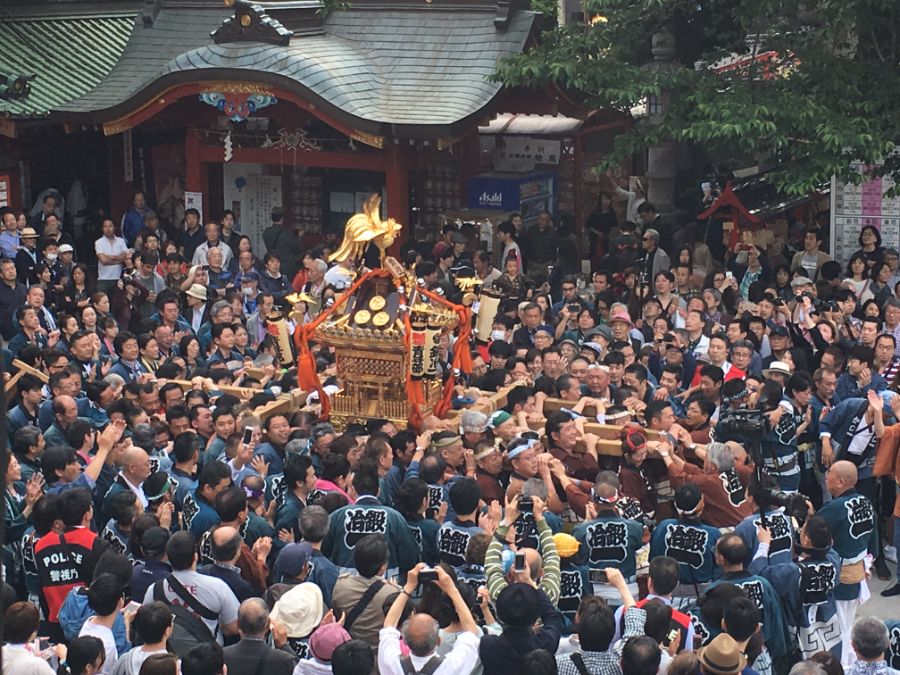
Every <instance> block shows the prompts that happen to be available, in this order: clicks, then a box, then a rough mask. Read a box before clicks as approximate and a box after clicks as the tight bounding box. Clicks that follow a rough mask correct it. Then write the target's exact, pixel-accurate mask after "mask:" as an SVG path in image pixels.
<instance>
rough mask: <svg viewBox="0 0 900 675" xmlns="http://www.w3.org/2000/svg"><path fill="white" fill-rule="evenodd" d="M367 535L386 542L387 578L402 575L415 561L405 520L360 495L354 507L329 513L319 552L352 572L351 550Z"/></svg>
mask: <svg viewBox="0 0 900 675" xmlns="http://www.w3.org/2000/svg"><path fill="white" fill-rule="evenodd" d="M370 534H374V535H378V536H379V537H384V538H385V540H386V541H387V543H388V568H389V574H390V576H396V575H397V574H399V573H405V572H406V571H407V570H409V569H411V568H412V567H413V566H414V565H415V564H416V563H417V562H419V547H418V546H416V542H415V541H413V537H412V534H410V531H409V526H408V525H407V524H406V520H405V519H404V518H403V516H401V515H400V514H399V513H398V512H397V511H395V510H394V509H392V508H391V507H389V506H384V505H383V504H382V503H381V502H379V501H378V498H377V497H374V496H372V495H363V496H361V497H360V498H359V499H357V500H356V503H355V504H348V505H347V506H342V507H341V508H339V509H338V510H337V511H335V512H334V513H332V514H331V517H330V518H329V522H328V534H327V535H326V537H325V541H323V542H322V553H324V554H325V555H326V556H328V558H329V559H331V561H332V562H333V563H334V564H335V565H337V566H338V567H341V568H346V569H354V568H355V564H354V562H353V550H354V549H355V548H356V544H357V542H359V540H360V539H362V538H363V537H365V536H366V535H370Z"/></svg>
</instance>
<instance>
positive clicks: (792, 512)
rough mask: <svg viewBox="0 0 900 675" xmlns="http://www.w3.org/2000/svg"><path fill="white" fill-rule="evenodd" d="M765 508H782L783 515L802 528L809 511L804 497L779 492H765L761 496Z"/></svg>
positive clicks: (773, 490)
mask: <svg viewBox="0 0 900 675" xmlns="http://www.w3.org/2000/svg"><path fill="white" fill-rule="evenodd" d="M761 497H762V501H763V502H767V505H766V506H777V507H784V514H785V515H786V516H787V517H788V518H791V519H793V520H795V521H796V522H797V525H798V526H799V527H802V526H803V524H804V523H805V522H806V518H807V516H808V515H809V511H808V509H807V506H806V497H804V496H803V495H802V494H800V493H799V492H782V491H781V490H775V489H772V490H766V491H765V493H764V494H763V495H761Z"/></svg>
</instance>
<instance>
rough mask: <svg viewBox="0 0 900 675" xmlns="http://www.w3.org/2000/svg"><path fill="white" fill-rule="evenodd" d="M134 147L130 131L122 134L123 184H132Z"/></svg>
mask: <svg viewBox="0 0 900 675" xmlns="http://www.w3.org/2000/svg"><path fill="white" fill-rule="evenodd" d="M133 153H134V146H133V144H132V138H131V129H128V130H126V131H125V132H124V133H123V134H122V162H123V167H124V170H125V171H124V173H125V182H126V183H133V182H134V154H133Z"/></svg>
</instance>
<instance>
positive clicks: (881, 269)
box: [860, 261, 893, 316]
mask: <svg viewBox="0 0 900 675" xmlns="http://www.w3.org/2000/svg"><path fill="white" fill-rule="evenodd" d="M892 275H893V272H892V271H891V266H890V265H888V264H887V263H886V262H884V261H881V262H876V263H874V264H873V265H872V272H871V274H870V275H869V280H870V282H871V283H870V284H869V293H870V294H871V297H872V299H873V300H875V303H876V307H879V308H880V307H883V306H884V303H886V302H887V301H888V300H889V299H890V297H891V295H893V291H892V289H891V286H890V281H891V276H892ZM860 299H861V300H862V298H860ZM863 311H865V307H863ZM879 314H880V311H879ZM875 316H878V314H876V315H875Z"/></svg>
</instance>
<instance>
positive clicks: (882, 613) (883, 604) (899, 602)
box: [857, 562, 900, 619]
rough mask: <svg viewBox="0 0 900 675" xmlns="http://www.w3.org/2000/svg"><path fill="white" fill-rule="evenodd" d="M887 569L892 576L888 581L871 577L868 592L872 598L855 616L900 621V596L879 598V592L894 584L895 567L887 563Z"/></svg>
mask: <svg viewBox="0 0 900 675" xmlns="http://www.w3.org/2000/svg"><path fill="white" fill-rule="evenodd" d="M887 565H888V567H889V568H890V570H891V573H892V574H894V576H892V577H891V579H890V580H888V581H881V580H880V579H879V578H878V577H875V576H873V577H872V579H871V580H870V581H869V590H870V591H871V592H872V597H871V598H870V599H869V601H868V602H867V603H866V604H864V605H863V606H862V607H860V608H859V612H858V613H857V616H876V617H878V618H879V619H900V596H896V595H895V596H894V597H893V598H883V597H881V591H883V590H884V589H885V588H889V587H890V586H893V585H894V583H896V574H895V573H896V571H897V565H896V564H895V563H892V562H889V563H888V564H887Z"/></svg>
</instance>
